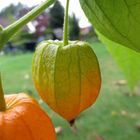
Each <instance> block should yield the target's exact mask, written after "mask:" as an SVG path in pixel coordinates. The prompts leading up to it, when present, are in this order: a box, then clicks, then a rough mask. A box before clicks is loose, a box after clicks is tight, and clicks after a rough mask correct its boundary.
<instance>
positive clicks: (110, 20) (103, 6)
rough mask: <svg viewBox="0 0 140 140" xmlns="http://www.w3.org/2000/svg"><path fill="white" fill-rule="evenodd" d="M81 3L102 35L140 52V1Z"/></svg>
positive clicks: (81, 1)
mask: <svg viewBox="0 0 140 140" xmlns="http://www.w3.org/2000/svg"><path fill="white" fill-rule="evenodd" d="M80 3H81V6H82V8H83V10H84V12H85V14H86V16H87V17H88V19H89V21H90V22H91V23H92V24H93V26H95V28H96V29H97V30H98V31H99V32H100V33H101V34H103V35H104V36H106V37H107V38H109V39H110V40H112V41H115V42H117V43H119V44H122V45H124V46H125V47H128V48H131V49H133V50H135V51H137V52H140V0H80Z"/></svg>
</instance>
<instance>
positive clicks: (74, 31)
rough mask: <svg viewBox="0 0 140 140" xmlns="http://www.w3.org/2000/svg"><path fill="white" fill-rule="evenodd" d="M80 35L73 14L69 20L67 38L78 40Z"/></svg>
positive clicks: (76, 20)
mask: <svg viewBox="0 0 140 140" xmlns="http://www.w3.org/2000/svg"><path fill="white" fill-rule="evenodd" d="M79 35H80V28H79V23H78V19H77V18H76V16H75V14H73V15H72V16H71V17H70V18H69V38H70V40H78V39H79Z"/></svg>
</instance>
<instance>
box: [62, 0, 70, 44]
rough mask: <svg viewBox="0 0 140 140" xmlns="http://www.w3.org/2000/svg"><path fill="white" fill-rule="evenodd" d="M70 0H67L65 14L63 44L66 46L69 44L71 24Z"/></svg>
mask: <svg viewBox="0 0 140 140" xmlns="http://www.w3.org/2000/svg"><path fill="white" fill-rule="evenodd" d="M68 11H69V0H67V1H66V9H65V16H64V28H63V44H64V46H66V45H68V36H69V35H68V34H69V33H68V32H69V31H68V25H69V15H68Z"/></svg>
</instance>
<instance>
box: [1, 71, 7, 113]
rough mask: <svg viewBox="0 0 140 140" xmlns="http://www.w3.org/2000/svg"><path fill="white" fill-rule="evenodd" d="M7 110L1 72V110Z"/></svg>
mask: <svg viewBox="0 0 140 140" xmlns="http://www.w3.org/2000/svg"><path fill="white" fill-rule="evenodd" d="M5 110H6V103H5V99H4V92H3V88H2V81H1V74H0V112H1V111H5Z"/></svg>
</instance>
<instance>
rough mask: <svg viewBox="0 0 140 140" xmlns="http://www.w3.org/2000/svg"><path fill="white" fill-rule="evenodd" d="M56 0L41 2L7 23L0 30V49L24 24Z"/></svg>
mask: <svg viewBox="0 0 140 140" xmlns="http://www.w3.org/2000/svg"><path fill="white" fill-rule="evenodd" d="M55 1H56V0H46V1H44V2H42V3H41V4H40V5H39V6H37V7H36V8H34V9H33V10H31V11H30V12H29V13H28V14H26V15H25V16H23V17H22V18H20V19H19V20H17V21H15V22H14V23H13V24H11V25H9V26H8V27H6V28H5V29H3V30H2V31H1V32H0V49H1V48H2V47H3V46H4V45H5V44H6V43H7V41H8V40H9V39H10V38H11V37H12V36H13V35H14V34H15V33H16V32H17V31H19V30H20V29H21V28H22V27H23V26H24V25H26V24H27V23H28V22H30V21H31V20H32V19H34V18H36V17H37V16H38V15H39V14H41V13H42V12H43V11H44V10H45V9H46V8H48V7H49V6H50V5H51V4H53V3H54V2H55Z"/></svg>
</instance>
